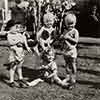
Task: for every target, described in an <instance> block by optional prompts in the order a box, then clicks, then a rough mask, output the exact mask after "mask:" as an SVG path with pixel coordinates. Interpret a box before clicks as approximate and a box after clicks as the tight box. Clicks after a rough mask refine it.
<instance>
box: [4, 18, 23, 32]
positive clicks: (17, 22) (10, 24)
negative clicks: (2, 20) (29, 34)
mask: <svg viewBox="0 0 100 100" xmlns="http://www.w3.org/2000/svg"><path fill="white" fill-rule="evenodd" d="M15 24H21V25H23V26H25V25H24V24H22V23H21V22H19V21H14V20H12V19H11V20H9V21H8V22H7V24H6V27H5V31H9V30H10V28H11V27H12V26H14V25H15Z"/></svg>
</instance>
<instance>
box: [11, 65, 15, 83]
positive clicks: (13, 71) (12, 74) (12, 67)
mask: <svg viewBox="0 0 100 100" xmlns="http://www.w3.org/2000/svg"><path fill="white" fill-rule="evenodd" d="M15 70H16V65H13V66H11V68H10V83H13V82H14V74H15Z"/></svg>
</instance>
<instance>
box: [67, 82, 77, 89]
mask: <svg viewBox="0 0 100 100" xmlns="http://www.w3.org/2000/svg"><path fill="white" fill-rule="evenodd" d="M75 85H76V82H75V83H69V85H68V88H67V89H68V90H72V89H73V88H75Z"/></svg>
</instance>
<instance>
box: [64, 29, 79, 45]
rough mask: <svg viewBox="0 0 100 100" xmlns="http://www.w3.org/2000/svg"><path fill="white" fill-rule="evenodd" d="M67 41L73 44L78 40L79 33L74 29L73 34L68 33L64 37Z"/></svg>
mask: <svg viewBox="0 0 100 100" xmlns="http://www.w3.org/2000/svg"><path fill="white" fill-rule="evenodd" d="M65 39H66V40H67V41H68V42H69V43H71V44H72V45H75V44H77V43H78V40H79V33H78V31H77V30H75V32H74V34H73V36H70V35H69V34H68V35H67V36H66V38H65Z"/></svg>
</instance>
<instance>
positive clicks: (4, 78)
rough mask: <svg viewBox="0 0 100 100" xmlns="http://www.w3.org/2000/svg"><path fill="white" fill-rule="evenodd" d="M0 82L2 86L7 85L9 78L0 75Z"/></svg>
mask: <svg viewBox="0 0 100 100" xmlns="http://www.w3.org/2000/svg"><path fill="white" fill-rule="evenodd" d="M0 81H1V82H2V83H4V84H7V85H9V82H8V81H9V78H8V77H7V76H6V75H5V74H3V73H1V74H0Z"/></svg>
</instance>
